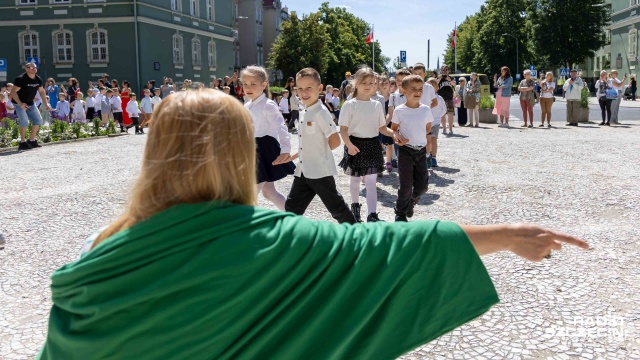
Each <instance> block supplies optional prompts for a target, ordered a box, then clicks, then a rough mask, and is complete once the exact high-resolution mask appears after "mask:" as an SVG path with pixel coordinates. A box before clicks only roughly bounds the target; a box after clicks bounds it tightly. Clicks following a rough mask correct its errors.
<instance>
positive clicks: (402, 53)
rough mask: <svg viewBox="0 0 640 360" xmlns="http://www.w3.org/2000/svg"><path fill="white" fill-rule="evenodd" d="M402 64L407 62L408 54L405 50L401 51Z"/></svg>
mask: <svg viewBox="0 0 640 360" xmlns="http://www.w3.org/2000/svg"><path fill="white" fill-rule="evenodd" d="M400 62H401V63H406V62H407V52H406V51H404V50H402V51H400Z"/></svg>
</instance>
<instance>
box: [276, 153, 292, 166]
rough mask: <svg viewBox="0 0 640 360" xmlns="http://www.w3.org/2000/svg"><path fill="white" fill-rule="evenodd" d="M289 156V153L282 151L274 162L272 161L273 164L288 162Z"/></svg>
mask: <svg viewBox="0 0 640 360" xmlns="http://www.w3.org/2000/svg"><path fill="white" fill-rule="evenodd" d="M288 158H289V153H282V154H280V156H278V157H277V158H276V160H275V161H274V162H272V164H273V165H281V164H284V163H286V162H287V159H288Z"/></svg>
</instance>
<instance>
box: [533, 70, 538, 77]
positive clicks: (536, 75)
mask: <svg viewBox="0 0 640 360" xmlns="http://www.w3.org/2000/svg"><path fill="white" fill-rule="evenodd" d="M531 77H533V78H537V77H538V70H531Z"/></svg>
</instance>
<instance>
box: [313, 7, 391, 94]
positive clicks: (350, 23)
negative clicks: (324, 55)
mask: <svg viewBox="0 0 640 360" xmlns="http://www.w3.org/2000/svg"><path fill="white" fill-rule="evenodd" d="M319 12H320V14H321V20H322V22H323V23H324V24H325V25H327V26H328V27H329V30H328V33H329V36H330V38H331V50H332V51H333V55H334V56H333V57H332V59H330V60H329V67H328V70H327V73H326V74H323V76H324V79H325V80H324V81H325V82H326V83H327V84H332V85H339V84H340V83H341V82H342V80H344V73H345V72H346V71H351V72H354V71H355V70H357V67H358V66H359V65H362V64H365V65H368V66H371V63H372V58H371V56H372V49H371V47H372V46H371V44H367V43H366V41H365V40H366V39H367V34H368V33H369V29H370V27H369V25H368V24H367V23H366V22H365V21H364V20H362V19H360V18H358V17H356V16H354V15H353V14H351V13H350V12H348V11H347V10H346V9H344V8H338V7H335V8H332V7H330V6H329V3H328V2H325V3H322V5H321V6H320V9H319ZM373 52H374V53H375V69H374V70H375V71H376V72H379V73H382V72H385V71H386V69H385V65H386V64H388V63H389V62H390V59H389V58H388V57H386V56H383V55H382V49H381V47H380V43H378V41H374V51H373Z"/></svg>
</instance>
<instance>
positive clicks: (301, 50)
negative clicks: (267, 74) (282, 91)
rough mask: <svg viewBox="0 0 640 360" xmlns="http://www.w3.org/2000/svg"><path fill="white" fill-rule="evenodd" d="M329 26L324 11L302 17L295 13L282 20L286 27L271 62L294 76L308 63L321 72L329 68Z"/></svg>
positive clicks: (275, 68) (274, 67)
mask: <svg viewBox="0 0 640 360" xmlns="http://www.w3.org/2000/svg"><path fill="white" fill-rule="evenodd" d="M330 41H331V39H330V38H329V35H328V34H327V26H326V25H325V24H322V23H321V22H320V15H319V14H318V13H313V14H311V15H309V16H303V18H302V19H301V20H300V19H299V18H298V17H297V16H296V14H292V15H291V17H290V18H289V20H288V21H285V22H283V23H282V31H281V32H280V35H278V38H277V39H276V41H275V42H274V44H273V47H272V48H271V52H270V53H269V57H268V61H267V66H268V67H269V68H270V69H273V70H281V71H282V73H283V74H284V76H285V77H289V76H294V75H295V74H296V73H297V72H298V71H300V70H301V69H303V68H305V67H313V68H314V69H316V70H318V72H320V74H322V73H324V72H326V70H327V66H328V63H329V60H330V59H331V57H332V56H333V54H332V53H331V51H330V47H329V45H330Z"/></svg>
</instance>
